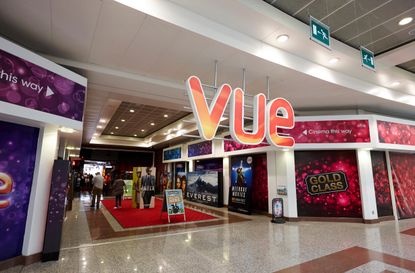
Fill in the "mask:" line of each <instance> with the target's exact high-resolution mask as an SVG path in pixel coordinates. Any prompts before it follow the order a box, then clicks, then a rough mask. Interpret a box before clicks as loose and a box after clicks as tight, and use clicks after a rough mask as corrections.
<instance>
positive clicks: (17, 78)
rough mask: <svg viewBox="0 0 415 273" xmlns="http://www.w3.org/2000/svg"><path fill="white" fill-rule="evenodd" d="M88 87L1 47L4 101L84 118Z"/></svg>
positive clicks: (0, 78)
mask: <svg viewBox="0 0 415 273" xmlns="http://www.w3.org/2000/svg"><path fill="white" fill-rule="evenodd" d="M85 92H86V87H85V86H82V85H80V84H79V83H76V82H74V81H72V80H69V79H67V78H65V77H63V76H61V75H58V74H56V73H54V72H52V71H49V70H48V69H46V68H44V67H41V66H38V65H36V64H34V63H31V62H29V61H27V60H24V59H22V58H19V57H17V56H15V55H12V54H10V53H8V52H6V51H4V50H1V49H0V100H1V101H4V102H8V103H12V104H17V105H20V106H23V107H27V108H31V109H34V110H38V111H42V112H46V113H50V114H53V115H57V116H61V117H64V118H69V119H73V120H77V121H82V117H83V111H84V102H85V95H86V94H85Z"/></svg>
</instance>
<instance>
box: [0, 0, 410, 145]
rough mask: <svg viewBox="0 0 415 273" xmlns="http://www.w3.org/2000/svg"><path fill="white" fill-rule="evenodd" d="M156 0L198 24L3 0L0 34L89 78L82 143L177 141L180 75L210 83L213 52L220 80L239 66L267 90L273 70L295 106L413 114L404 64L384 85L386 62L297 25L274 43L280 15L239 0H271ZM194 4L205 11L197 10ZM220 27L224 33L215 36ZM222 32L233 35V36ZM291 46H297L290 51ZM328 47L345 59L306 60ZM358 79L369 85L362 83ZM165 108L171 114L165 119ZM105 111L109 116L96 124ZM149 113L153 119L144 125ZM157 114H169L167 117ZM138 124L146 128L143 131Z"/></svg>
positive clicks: (251, 86)
mask: <svg viewBox="0 0 415 273" xmlns="http://www.w3.org/2000/svg"><path fill="white" fill-rule="evenodd" d="M278 2H280V1H278ZM292 2H297V1H292ZM298 2H301V1H298ZM303 2H304V1H303ZM327 2H330V3H331V1H327ZM338 2H339V1H333V4H334V3H338ZM343 2H344V1H343ZM368 2H374V1H368ZM154 3H160V4H161V5H164V4H166V5H167V4H169V5H173V6H168V8H167V7H166V8H165V9H164V10H168V11H169V12H166V14H165V15H166V16H168V15H176V17H177V18H178V20H184V19H185V18H186V16H184V15H183V16H182V14H181V13H180V12H183V14H187V15H188V18H189V19H188V20H189V22H190V23H189V24H190V26H193V27H195V28H197V30H198V33H195V31H192V30H189V29H187V28H184V27H182V26H180V23H177V22H170V21H169V20H167V19H166V18H163V19H160V18H158V17H156V16H152V15H150V14H146V13H145V12H141V11H137V10H134V9H131V8H129V7H127V6H124V5H121V4H119V3H117V2H115V1H111V0H73V1H66V0H52V1H50V0H38V1H36V4H34V3H32V2H28V1H27V0H2V1H0V25H1V26H2V28H0V34H1V35H2V36H5V37H6V38H8V39H10V40H12V41H15V42H16V43H18V44H21V45H24V46H25V47H27V48H29V49H31V50H33V51H35V52H38V53H40V54H43V55H45V56H46V57H47V58H49V59H51V60H52V61H55V62H57V63H60V64H62V65H64V66H66V67H68V68H69V69H71V70H74V71H76V72H77V73H80V74H82V75H84V76H85V77H87V78H88V92H87V103H86V104H87V105H86V108H85V117H84V131H83V143H89V142H91V143H92V142H95V143H98V144H114V143H127V144H126V145H131V146H137V145H139V144H140V143H139V141H141V139H142V140H143V141H144V142H146V143H152V142H154V143H156V144H155V145H159V143H169V142H170V143H173V142H174V141H173V140H172V138H171V137H170V138H169V137H168V136H166V135H165V132H166V131H168V128H170V129H175V128H176V129H177V128H183V127H185V128H186V130H188V132H193V131H194V130H195V125H194V124H191V126H190V125H189V126H185V124H180V122H179V121H176V122H174V121H175V120H177V119H179V118H180V117H182V116H184V115H185V114H186V112H190V109H189V100H188V98H187V97H186V92H185V90H184V86H185V85H184V81H185V80H186V79H187V78H188V77H189V76H190V75H197V76H198V77H200V78H201V80H202V82H204V83H208V84H213V82H214V75H215V74H214V61H215V60H216V61H218V81H217V82H218V84H221V83H223V82H227V83H229V84H231V85H232V87H237V86H242V85H243V81H242V79H243V76H242V69H243V68H245V69H246V81H245V85H246V92H247V93H248V94H251V95H252V94H256V93H258V92H266V78H267V76H269V79H270V97H272V98H273V97H284V98H287V99H288V100H290V102H291V103H292V104H293V106H294V108H295V110H296V111H297V113H298V114H307V113H309V111H311V112H315V111H317V110H318V111H320V112H321V109H324V110H328V111H330V112H331V113H333V112H336V111H337V112H339V110H348V111H349V112H350V113H357V112H358V110H359V109H364V110H367V111H371V112H376V113H383V114H387V115H396V116H400V117H408V118H411V117H413V111H414V105H415V104H414V105H411V104H410V103H406V99H408V101H410V100H411V99H412V97H411V94H412V93H411V92H413V94H414V95H415V88H413V89H411V86H412V85H411V84H413V83H414V81H413V79H414V78H413V76H412V74H411V75H410V76H408V75H406V74H405V73H404V74H402V72H401V70H402V69H398V70H396V69H392V70H390V69H389V68H388V69H389V70H387V73H386V74H387V79H389V78H392V79H393V78H395V75H398V76H399V77H402V78H403V80H402V84H401V85H400V86H399V87H396V88H394V90H390V89H387V88H383V87H382V86H381V85H380V82H379V79H378V77H379V75H383V74H385V73H384V72H382V71H381V70H380V71H379V73H378V74H374V73H373V72H371V71H366V70H363V69H362V68H361V67H360V65H359V60H357V61H350V62H349V59H347V58H348V56H350V55H351V54H349V52H348V51H347V49H346V50H345V51H344V52H340V50H339V51H338V52H337V49H333V50H332V51H331V52H329V53H327V52H325V51H322V50H324V49H322V47H321V46H318V45H314V44H313V43H312V42H310V41H309V40H308V38H306V37H302V36H300V35H294V34H293V35H292V37H291V38H290V41H289V42H288V43H286V44H285V45H279V44H276V42H275V39H274V38H275V35H276V34H278V33H281V32H283V31H287V29H286V27H284V26H281V25H280V24H279V23H277V22H276V21H275V20H277V19H278V16H276V15H275V14H271V15H270V16H269V17H267V16H263V15H262V14H260V13H259V12H256V11H253V10H252V9H251V8H249V7H248V6H245V4H252V3H253V4H263V5H265V6H267V8H268V7H269V5H268V4H266V3H264V2H262V1H252V0H247V1H244V0H240V1H234V0H223V1H222V2H221V5H222V6H221V9H220V10H218V11H217V13H214V12H211V11H212V10H211V9H216V10H217V7H216V4H215V1H205V0H203V1H202V0H195V1H185V0H173V1H154V2H152V4H154ZM241 3H244V4H241ZM146 6H151V5H146ZM171 7H173V9H172V8H171ZM180 7H185V10H183V9H181V8H180ZM159 10H162V9H159ZM272 10H273V11H274V10H275V12H277V11H278V10H277V9H274V8H273V9H272ZM232 11H233V12H232ZM176 12H177V13H176ZM16 14H19V16H15V15H16ZM200 14H202V15H203V16H202V17H203V18H200V17H198V16H200ZM226 14H227V15H228V16H224V15H226ZM246 18H251V19H250V20H246ZM209 20H210V21H209ZM212 20H213V21H214V22H212ZM284 20H285V19H284ZM253 21H255V22H256V24H252V22H253ZM293 21H296V20H293ZM298 23H299V22H298ZM198 24H200V25H198ZM209 24H212V25H214V26H215V28H216V29H215V31H216V32H215V31H210V32H209V31H208V30H206V29H205V28H204V27H205V26H208V25H209ZM300 24H301V23H300ZM301 25H302V24H301ZM200 26H201V27H200ZM241 33H242V34H241ZM216 34H217V35H221V39H215V38H212V37H213V36H214V35H216ZM226 39H233V40H232V41H233V45H232V44H230V43H227V42H226ZM301 39H303V40H301ZM257 44H258V45H259V47H260V49H261V50H258V48H257V47H256V45H257ZM270 48H271V49H272V50H274V49H275V50H277V49H278V50H279V51H278V52H277V53H278V54H280V55H278V56H281V57H280V58H278V60H276V61H275V58H268V57H267V56H266V54H265V53H267V52H268V51H267V50H268V49H270ZM251 49H252V50H251ZM264 49H266V50H264ZM290 50H295V51H297V52H298V54H291V53H289V51H290ZM305 52H307V53H310V54H309V56H308V58H310V60H306V59H305V58H303V56H300V54H303V53H305ZM333 52H334V53H336V54H338V55H340V56H341V58H342V62H343V64H344V65H342V66H337V67H333V66H329V65H327V63H324V66H322V64H323V61H321V60H316V59H312V60H311V58H314V57H315V56H317V57H318V56H323V57H324V58H326V57H330V55H329V54H331V53H333ZM289 54H291V55H289ZM259 55H260V57H259ZM287 56H288V57H287ZM292 60H294V61H292ZM355 62H357V69H356V63H355ZM292 63H293V64H292ZM290 65H291V66H290ZM404 72H405V71H404ZM407 74H410V73H407ZM339 75H340V76H339ZM357 77H360V78H357ZM388 77H389V78H388ZM381 79H382V78H380V80H381ZM342 81H343V82H347V85H345V84H342ZM387 83H388V82H387V81H385V85H386V84H387ZM375 87H376V88H375ZM378 87H379V88H378ZM359 88H360V89H359ZM363 89H364V90H367V91H365V92H362V90H363ZM412 90H413V91H412ZM396 94H399V95H400V97H399V99H400V101H399V100H398V99H395V96H397V95H396ZM210 96H212V93H210ZM247 103H248V104H249V103H251V102H249V100H248V101H247ZM132 105H134V107H137V111H136V112H135V113H134V114H135V115H134V117H133V116H130V115H129V112H128V110H129V108H130V107H132ZM140 109H142V110H143V112H140V111H141V110H140ZM168 111H169V113H167V112H168ZM247 112H248V113H249V111H247ZM164 113H167V114H168V115H169V117H168V119H167V120H165V118H164ZM162 114H163V115H162ZM101 119H105V120H106V121H107V122H108V123H105V124H101V123H100V122H99V121H100V120H101ZM121 119H125V120H126V121H125V122H121ZM186 119H187V118H186ZM151 122H154V123H155V124H156V125H155V126H151V125H149V124H150V123H151ZM163 122H165V123H172V124H170V125H168V126H167V127H164V124H165V123H163ZM97 126H103V128H98V127H97ZM115 126H118V127H119V129H118V130H117V129H115ZM163 127H164V128H163ZM141 129H144V130H145V132H143V134H140V133H141ZM111 132H114V135H111ZM134 134H137V137H134ZM94 136H95V137H94ZM179 137H180V136H179V135H177V138H179ZM94 138H95V140H94Z"/></svg>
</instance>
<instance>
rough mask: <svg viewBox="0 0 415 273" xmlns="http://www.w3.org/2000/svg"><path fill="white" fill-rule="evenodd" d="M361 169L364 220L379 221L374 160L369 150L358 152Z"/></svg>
mask: <svg viewBox="0 0 415 273" xmlns="http://www.w3.org/2000/svg"><path fill="white" fill-rule="evenodd" d="M357 164H358V167H359V181H360V196H361V198H362V211H363V219H365V220H376V219H378V210H377V207H376V194H375V183H374V181H373V172H372V158H371V156H370V151H369V150H364V149H359V150H357Z"/></svg>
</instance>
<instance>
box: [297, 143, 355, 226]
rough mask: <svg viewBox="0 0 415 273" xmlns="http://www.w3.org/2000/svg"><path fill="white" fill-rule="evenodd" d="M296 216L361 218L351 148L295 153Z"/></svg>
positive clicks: (353, 156) (353, 155)
mask: <svg viewBox="0 0 415 273" xmlns="http://www.w3.org/2000/svg"><path fill="white" fill-rule="evenodd" d="M295 169H296V175H295V176H296V187H297V208H298V216H313V217H354V218H362V205H361V197H360V186H359V174H358V168H357V158H356V152H355V151H298V152H295Z"/></svg>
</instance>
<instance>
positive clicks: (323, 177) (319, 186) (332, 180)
mask: <svg viewBox="0 0 415 273" xmlns="http://www.w3.org/2000/svg"><path fill="white" fill-rule="evenodd" d="M304 180H305V183H306V185H307V192H308V193H309V194H310V195H316V194H323V193H332V192H342V191H346V190H347V188H348V187H349V184H348V183H347V177H346V174H345V173H344V172H341V171H338V172H331V173H319V174H312V175H308V176H307V177H306V178H305V179H304Z"/></svg>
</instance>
